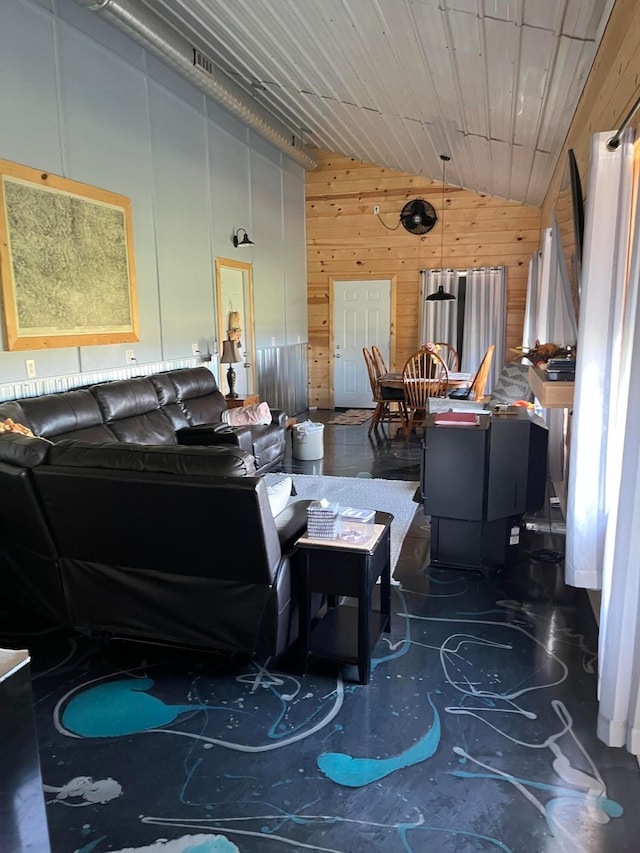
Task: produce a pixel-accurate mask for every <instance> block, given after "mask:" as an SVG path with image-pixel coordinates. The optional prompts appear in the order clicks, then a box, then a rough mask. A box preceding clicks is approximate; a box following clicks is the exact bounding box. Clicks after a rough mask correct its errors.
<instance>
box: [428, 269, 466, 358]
mask: <svg viewBox="0 0 640 853" xmlns="http://www.w3.org/2000/svg"><path fill="white" fill-rule="evenodd" d="M421 277H422V299H421V319H420V340H419V342H418V344H419V346H422V344H426V343H429V342H434V343H435V342H436V341H446V342H447V343H450V344H451V345H452V346H454V347H455V346H456V345H457V340H458V327H457V323H458V279H459V272H458V270H421ZM439 285H442V286H443V288H444V290H445V291H446V292H447V293H451V294H452V295H453V296H455V297H456V298H455V300H454V299H450V300H447V301H446V302H426V301H425V300H426V298H427V296H430V295H431V294H432V293H437V291H438V286H439Z"/></svg>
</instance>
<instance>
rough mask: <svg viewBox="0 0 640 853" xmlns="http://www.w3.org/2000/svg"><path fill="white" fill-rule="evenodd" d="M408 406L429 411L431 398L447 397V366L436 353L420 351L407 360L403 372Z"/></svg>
mask: <svg viewBox="0 0 640 853" xmlns="http://www.w3.org/2000/svg"><path fill="white" fill-rule="evenodd" d="M402 383H403V386H404V395H405V399H406V401H407V405H408V406H409V407H410V408H411V409H424V410H425V411H426V410H427V407H428V400H429V397H446V396H447V389H448V386H449V371H448V370H447V365H446V364H445V362H444V361H443V360H442V359H441V358H440V356H439V355H438V354H437V353H435V352H430V351H428V350H419V351H418V352H415V353H414V354H413V355H412V356H411V357H410V358H408V359H407V361H406V363H405V365H404V368H403V370H402Z"/></svg>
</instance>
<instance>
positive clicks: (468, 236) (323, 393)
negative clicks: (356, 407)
mask: <svg viewBox="0 0 640 853" xmlns="http://www.w3.org/2000/svg"><path fill="white" fill-rule="evenodd" d="M315 154H316V156H317V157H318V167H317V169H315V170H314V171H310V172H307V174H306V204H307V294H308V295H307V300H308V309H309V405H310V406H316V407H317V408H319V409H325V408H332V407H333V388H332V384H333V340H332V294H331V290H332V281H333V280H334V279H338V280H340V279H346V280H353V279H359V278H363V279H365V278H374V279H375V278H391V279H392V281H393V293H392V303H391V312H392V316H391V361H392V367H393V368H394V369H400V368H401V367H402V365H403V364H404V362H405V360H406V359H407V358H408V357H409V356H410V355H411V353H412V352H414V351H415V349H416V348H417V345H418V343H419V341H418V323H419V317H420V270H421V269H430V268H437V267H440V266H444V267H454V268H458V269H466V268H468V267H480V266H502V265H505V266H507V268H508V274H507V277H508V291H507V347H508V348H510V347H515V346H518V345H519V344H520V343H521V342H522V324H523V319H524V306H525V298H526V289H527V275H528V268H529V259H530V258H531V255H532V253H533V252H534V251H536V250H537V249H538V248H539V245H540V209H539V208H536V207H530V206H527V205H522V204H517V203H515V202H510V201H505V200H504V199H498V198H493V197H491V196H486V195H481V194H479V193H474V192H471V191H469V190H463V189H458V188H456V187H450V186H447V187H446V188H445V210H444V235H443V232H442V219H441V213H442V183H441V182H440V181H431V180H429V179H428V178H423V177H418V176H415V175H409V174H405V173H403V172H397V171H394V170H392V169H385V168H382V167H379V166H373V165H371V164H369V163H363V162H359V161H356V160H351V159H349V158H348V157H343V156H342V155H338V154H332V153H330V152H328V151H318V150H317V151H316V152H315ZM414 198H423V199H425V200H426V201H428V202H430V203H431V204H432V205H433V206H434V208H435V209H436V212H437V214H438V222H437V223H436V225H435V227H434V228H433V230H432V231H430V232H429V233H428V234H425V235H422V236H417V235H414V234H410V233H409V232H408V231H406V230H405V229H404V228H403V227H402V225H400V226H399V227H398V229H397V230H395V231H389V230H387V229H386V228H385V227H384V226H383V225H382V224H381V223H380V221H379V220H378V218H377V217H376V216H375V215H374V213H373V206H374V205H376V204H377V205H379V207H380V218H381V219H382V220H383V221H384V222H385V223H386V224H387V225H388V226H390V227H395V226H396V225H397V224H398V221H399V215H400V211H401V210H402V207H403V205H404V204H405V203H406V202H407V201H409V200H410V199H414Z"/></svg>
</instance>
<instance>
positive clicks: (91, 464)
mask: <svg viewBox="0 0 640 853" xmlns="http://www.w3.org/2000/svg"><path fill="white" fill-rule="evenodd" d="M49 454H50V455H49V464H50V465H51V466H52V467H56V466H64V467H67V468H103V469H108V470H119V471H137V472H145V473H155V474H187V475H198V476H203V477H210V476H214V477H251V476H253V475H254V474H255V464H254V460H253V457H252V456H251V455H250V454H248V453H245V452H244V451H242V450H240V449H239V448H237V447H229V446H224V447H217V446H216V447H184V446H180V447H178V446H167V447H156V446H149V445H145V444H130V443H125V442H122V443H121V442H118V443H115V444H102V445H101V444H94V443H92V442H83V441H61V442H58V443H57V444H55V445H54V446H53V447H52V448H51V450H50V451H49Z"/></svg>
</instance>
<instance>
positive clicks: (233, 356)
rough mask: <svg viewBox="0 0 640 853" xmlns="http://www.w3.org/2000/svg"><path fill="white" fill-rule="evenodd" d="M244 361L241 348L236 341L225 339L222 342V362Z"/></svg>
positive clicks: (235, 362) (236, 362)
mask: <svg viewBox="0 0 640 853" xmlns="http://www.w3.org/2000/svg"><path fill="white" fill-rule="evenodd" d="M241 361H242V356H241V355H240V350H239V349H238V344H237V343H236V341H224V342H223V344H222V355H221V356H220V364H238V363H239V362H241Z"/></svg>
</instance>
